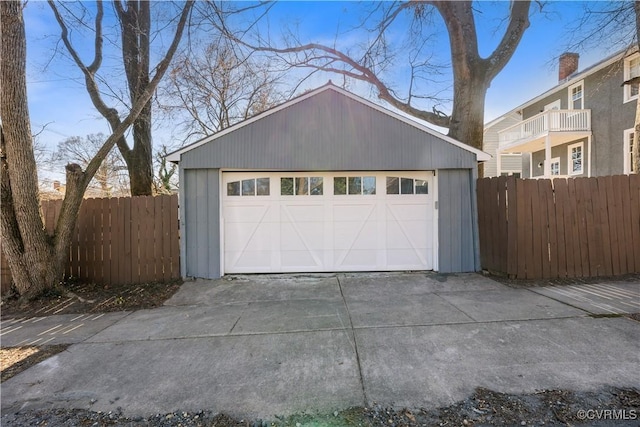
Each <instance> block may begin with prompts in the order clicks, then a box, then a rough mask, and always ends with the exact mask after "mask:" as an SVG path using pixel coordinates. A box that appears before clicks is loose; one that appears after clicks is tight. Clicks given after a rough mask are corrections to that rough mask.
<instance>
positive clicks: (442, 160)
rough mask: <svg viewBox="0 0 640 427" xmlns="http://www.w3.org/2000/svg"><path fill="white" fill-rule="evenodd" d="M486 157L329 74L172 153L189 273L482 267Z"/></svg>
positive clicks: (185, 265) (185, 269) (217, 274)
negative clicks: (479, 198) (479, 213)
mask: <svg viewBox="0 0 640 427" xmlns="http://www.w3.org/2000/svg"><path fill="white" fill-rule="evenodd" d="M488 158H489V155H488V154H486V153H484V152H482V151H479V150H476V149H474V148H471V147H469V146H467V145H465V144H463V143H461V142H459V141H456V140H454V139H452V138H449V137H447V136H444V135H441V134H439V133H437V132H435V131H433V130H431V129H429V128H427V127H425V126H423V125H421V124H419V123H417V122H415V121H413V120H411V119H408V118H406V117H404V116H402V115H399V114H396V113H394V112H391V111H389V110H386V109H384V108H382V107H380V106H378V105H376V104H373V103H371V102H369V101H367V100H365V99H363V98H360V97H358V96H356V95H354V94H352V93H349V92H347V91H345V90H343V89H340V88H338V87H336V86H334V85H332V84H331V83H329V84H327V85H325V86H323V87H321V88H318V89H316V90H313V91H311V92H308V93H306V94H304V95H301V96H299V97H297V98H295V99H293V100H291V101H289V102H287V103H285V104H282V105H280V106H278V107H275V108H273V109H271V110H269V111H266V112H264V113H262V114H260V115H258V116H255V117H253V118H251V119H249V120H246V121H244V122H242V123H239V124H237V125H235V126H233V127H231V128H228V129H226V130H224V131H222V132H219V133H217V134H215V135H213V136H210V137H207V138H204V139H202V140H200V141H198V142H196V143H194V144H192V145H190V146H187V147H185V148H183V149H181V150H178V151H176V152H174V153H171V154H170V155H169V156H168V160H170V161H173V162H177V163H179V167H180V202H181V203H180V204H181V209H180V225H181V230H182V236H181V245H182V248H181V250H182V254H181V255H182V260H183V262H182V263H181V265H182V269H183V271H182V275H183V276H184V277H202V278H218V277H220V276H222V275H224V274H231V273H281V272H331V271H394V270H436V271H440V272H463V271H476V270H478V269H479V268H480V265H479V254H478V231H477V220H476V200H475V179H476V176H477V162H478V161H485V160H488Z"/></svg>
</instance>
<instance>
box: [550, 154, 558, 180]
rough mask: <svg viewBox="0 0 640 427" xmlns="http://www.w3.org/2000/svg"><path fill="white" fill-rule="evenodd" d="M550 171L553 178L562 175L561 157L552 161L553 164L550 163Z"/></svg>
mask: <svg viewBox="0 0 640 427" xmlns="http://www.w3.org/2000/svg"><path fill="white" fill-rule="evenodd" d="M549 169H550V170H551V176H554V175H555V176H558V175H560V157H555V158H553V159H551V162H550V163H549Z"/></svg>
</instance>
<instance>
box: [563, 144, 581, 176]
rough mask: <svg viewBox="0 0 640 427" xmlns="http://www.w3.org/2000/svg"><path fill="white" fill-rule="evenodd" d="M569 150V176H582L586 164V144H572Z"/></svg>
mask: <svg viewBox="0 0 640 427" xmlns="http://www.w3.org/2000/svg"><path fill="white" fill-rule="evenodd" d="M567 150H568V155H569V174H570V175H580V174H582V171H583V164H584V161H583V160H584V143H583V142H579V143H577V144H572V145H570V146H569V147H568V148H567Z"/></svg>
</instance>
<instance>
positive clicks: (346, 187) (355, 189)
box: [333, 176, 376, 196]
mask: <svg viewBox="0 0 640 427" xmlns="http://www.w3.org/2000/svg"><path fill="white" fill-rule="evenodd" d="M333 194H335V195H338V196H341V195H347V194H348V195H356V194H359V195H360V194H364V195H373V194H376V177H375V176H350V177H335V178H333Z"/></svg>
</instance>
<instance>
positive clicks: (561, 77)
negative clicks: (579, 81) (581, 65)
mask: <svg viewBox="0 0 640 427" xmlns="http://www.w3.org/2000/svg"><path fill="white" fill-rule="evenodd" d="M579 59H580V55H579V54H577V53H573V52H565V53H563V54H562V55H560V66H559V68H558V82H562V81H565V80H566V79H567V77H569V76H570V75H571V74H573V73H575V72H576V71H578V61H579Z"/></svg>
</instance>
